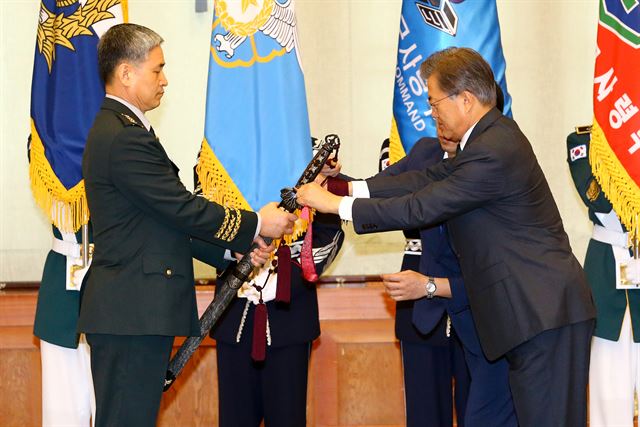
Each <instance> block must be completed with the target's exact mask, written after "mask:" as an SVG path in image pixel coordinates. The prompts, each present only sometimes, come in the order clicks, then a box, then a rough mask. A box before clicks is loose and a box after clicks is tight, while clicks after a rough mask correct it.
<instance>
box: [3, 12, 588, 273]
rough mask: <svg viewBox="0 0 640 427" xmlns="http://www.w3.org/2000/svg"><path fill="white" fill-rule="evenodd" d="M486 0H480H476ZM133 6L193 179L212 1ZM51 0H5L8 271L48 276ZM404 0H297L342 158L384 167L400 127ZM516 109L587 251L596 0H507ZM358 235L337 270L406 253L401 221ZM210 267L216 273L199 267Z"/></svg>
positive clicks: (317, 127) (312, 94)
mask: <svg viewBox="0 0 640 427" xmlns="http://www.w3.org/2000/svg"><path fill="white" fill-rule="evenodd" d="M468 1H479V0H468ZM129 4H130V13H129V16H130V20H131V21H132V22H137V23H140V24H143V25H147V26H149V27H151V28H153V29H155V30H156V31H158V32H159V33H160V34H161V35H162V36H163V37H164V38H165V40H166V43H165V47H164V51H165V56H166V59H167V68H166V71H167V74H168V77H169V82H170V83H169V88H168V91H167V94H166V95H165V97H164V99H163V104H162V106H161V107H160V108H158V109H157V110H155V111H153V112H152V113H150V119H151V121H152V122H153V123H154V128H155V129H156V131H157V133H158V134H159V135H161V138H162V141H163V144H164V145H165V147H166V149H167V152H168V153H169V156H170V157H171V158H172V159H173V160H174V161H175V162H176V163H177V164H178V166H179V167H180V168H181V169H182V172H181V177H182V179H183V180H184V182H185V183H186V184H187V187H190V186H191V184H190V183H191V179H192V178H191V168H192V166H193V163H194V159H195V156H196V153H197V150H198V148H199V144H200V140H201V137H202V133H203V127H204V124H203V117H204V101H205V98H204V97H205V85H206V74H207V61H208V46H209V38H210V31H211V26H210V24H211V19H210V18H211V16H210V13H203V14H196V13H195V12H194V1H193V0H166V1H162V0H153V1H151V0H129ZM38 6H39V2H38V1H35V0H0V176H1V187H0V209H1V211H0V212H1V213H0V281H20V280H39V278H40V275H41V271H42V265H43V262H44V258H45V256H46V253H47V250H48V248H49V245H50V232H49V226H48V224H47V222H46V221H45V219H44V217H43V215H42V214H41V213H40V212H39V211H38V210H37V208H36V207H35V205H34V203H33V201H32V198H31V194H30V190H29V185H28V175H27V162H26V152H25V146H26V138H27V135H28V133H29V93H30V92H29V91H30V84H31V71H32V64H33V52H34V45H35V29H36V19H37V13H38ZM400 6H401V0H297V14H298V27H299V34H300V38H301V46H302V60H303V64H304V68H305V76H306V84H307V97H308V101H309V114H310V121H311V131H312V134H313V135H316V136H323V135H325V134H327V133H332V132H333V133H338V134H339V135H340V137H341V140H342V142H343V144H342V149H341V150H342V151H341V159H342V161H343V163H344V170H345V171H346V172H348V173H349V174H351V175H353V176H368V175H371V174H373V173H375V172H376V164H377V163H376V161H377V156H378V149H379V147H380V143H381V142H382V140H383V139H384V138H385V137H386V136H387V135H388V132H389V123H390V118H391V100H392V91H393V69H394V66H395V54H396V52H395V50H396V45H397V31H398V25H399V14H400ZM498 11H499V14H500V21H501V27H502V40H503V44H504V53H505V57H506V61H507V81H508V85H509V90H510V92H511V95H512V96H513V111H514V117H515V119H516V120H517V121H518V123H519V124H520V126H521V128H522V129H523V130H524V132H525V134H526V135H528V137H529V139H530V140H531V142H532V144H533V146H534V149H535V151H536V154H537V155H538V158H539V160H540V163H541V165H542V168H543V170H544V171H545V173H546V175H547V178H548V180H549V183H550V185H551V188H552V191H553V193H554V195H555V198H556V202H557V203H558V206H559V208H560V212H561V214H562V217H563V219H564V223H565V228H566V229H567V232H568V233H569V236H570V238H571V243H572V245H573V248H574V251H575V253H576V255H577V256H578V258H579V259H580V260H582V258H583V256H584V252H585V250H586V243H587V239H588V235H589V224H588V220H587V216H586V210H585V209H584V208H583V207H582V205H581V203H580V201H579V199H578V197H577V195H576V193H575V190H574V188H573V184H572V182H571V179H570V176H569V172H568V169H567V165H566V161H565V138H566V136H567V134H568V133H569V132H570V131H571V130H572V128H573V127H574V126H575V125H579V124H588V123H589V122H590V121H591V115H592V113H591V111H592V104H591V84H592V83H591V82H592V76H593V62H594V57H595V34H596V22H597V0H498ZM346 230H347V234H348V238H347V241H346V243H345V246H344V248H343V250H342V253H341V254H340V256H339V258H338V260H337V262H336V263H335V264H334V265H333V267H332V269H331V271H330V272H331V273H332V274H376V273H382V272H390V271H392V270H395V269H397V268H398V267H399V265H400V251H401V248H402V245H403V240H402V236H401V234H400V233H384V234H379V235H369V236H356V235H355V234H354V233H353V231H352V227H351V226H350V225H347V226H346ZM198 274H200V275H209V274H210V271H209V270H208V269H203V268H202V267H199V269H198Z"/></svg>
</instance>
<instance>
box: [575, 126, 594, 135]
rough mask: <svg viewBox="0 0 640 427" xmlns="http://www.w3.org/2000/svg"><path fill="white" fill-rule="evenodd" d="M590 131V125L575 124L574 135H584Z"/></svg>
mask: <svg viewBox="0 0 640 427" xmlns="http://www.w3.org/2000/svg"><path fill="white" fill-rule="evenodd" d="M587 133H591V125H586V126H576V135H585V134H587Z"/></svg>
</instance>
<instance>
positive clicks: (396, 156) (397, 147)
mask: <svg viewBox="0 0 640 427" xmlns="http://www.w3.org/2000/svg"><path fill="white" fill-rule="evenodd" d="M406 155H407V153H406V152H405V151H404V147H403V146H402V140H401V139H400V133H399V132H398V124H397V123H396V119H395V117H394V118H392V119H391V134H390V135H389V164H390V165H392V164H394V163H396V162H397V161H399V160H401V159H402V158H403V157H404V156H406Z"/></svg>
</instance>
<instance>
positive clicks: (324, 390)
mask: <svg viewBox="0 0 640 427" xmlns="http://www.w3.org/2000/svg"><path fill="white" fill-rule="evenodd" d="M197 298H198V308H199V310H200V311H201V312H202V311H204V309H205V307H206V306H207V304H208V303H209V301H211V299H212V298H213V287H211V286H198V290H197ZM36 300H37V289H33V288H32V289H15V290H13V289H12V290H0V396H3V397H2V400H3V402H2V405H0V425H2V426H3V427H10V426H16V427H18V426H19V427H25V426H34V427H35V426H39V425H41V397H40V388H41V383H40V354H39V342H38V339H37V338H35V337H34V336H33V332H32V329H33V319H34V314H35V307H36ZM318 301H319V305H320V320H321V330H322V335H321V336H320V338H319V339H318V340H316V341H315V343H314V346H313V351H312V353H311V363H310V371H309V387H308V391H307V393H308V404H307V425H309V426H318V427H320V426H402V425H404V424H405V419H404V397H403V389H402V387H403V382H402V364H401V358H400V350H399V345H398V343H397V341H396V339H395V336H394V330H393V316H394V311H395V305H394V303H393V302H392V301H391V300H390V299H388V298H387V297H385V295H384V291H383V288H382V285H381V284H380V283H376V282H362V283H359V284H349V283H344V279H340V278H338V279H336V280H335V283H327V282H326V281H324V284H322V285H320V286H319V289H318ZM181 342H182V339H176V342H175V344H174V345H175V346H176V347H177V346H178V345H179V344H180V343H181ZM215 351H216V349H215V341H214V340H212V339H210V338H208V339H207V340H205V342H204V344H203V346H202V347H201V348H200V349H199V350H198V352H197V354H196V355H195V356H194V358H193V360H191V361H190V362H189V364H188V365H187V366H186V367H185V370H184V371H183V373H182V375H181V376H180V378H179V379H178V380H177V381H176V384H175V385H174V386H173V387H172V389H171V390H169V391H168V392H167V393H165V395H164V396H163V400H162V407H161V411H160V416H159V419H158V425H159V426H167V427H174V426H207V427H212V426H216V425H217V424H218V413H217V412H218V403H217V399H218V393H217V383H216V381H217V378H216V356H215ZM239 398H241V396H239Z"/></svg>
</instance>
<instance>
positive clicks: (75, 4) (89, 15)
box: [29, 0, 126, 232]
mask: <svg viewBox="0 0 640 427" xmlns="http://www.w3.org/2000/svg"><path fill="white" fill-rule="evenodd" d="M125 17H126V0H82V1H81V0H42V1H41V3H40V10H39V15H38V29H37V35H36V49H35V59H34V64H33V78H32V84H31V134H30V137H29V138H30V147H29V157H30V165H29V177H30V180H31V190H32V192H33V196H34V198H35V200H36V203H37V204H38V205H39V206H40V207H41V208H42V209H43V210H44V212H45V214H46V215H47V216H48V217H49V218H50V220H51V222H52V223H53V224H54V225H55V226H56V227H58V228H59V229H60V230H62V231H66V232H73V231H77V230H78V229H79V228H80V226H81V225H83V224H86V223H87V221H88V220H89V211H88V208H87V201H86V195H85V191H84V181H83V180H82V167H81V166H82V153H83V151H84V146H85V142H86V138H87V135H88V133H89V128H90V127H91V125H92V124H93V119H94V118H95V115H96V113H97V112H98V110H99V108H100V105H101V103H102V100H103V98H104V86H103V84H102V82H101V80H100V76H99V74H98V61H97V45H98V40H99V38H100V36H101V35H102V34H104V33H105V32H106V31H107V29H109V27H111V26H112V25H115V24H118V23H122V22H124V20H125Z"/></svg>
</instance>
